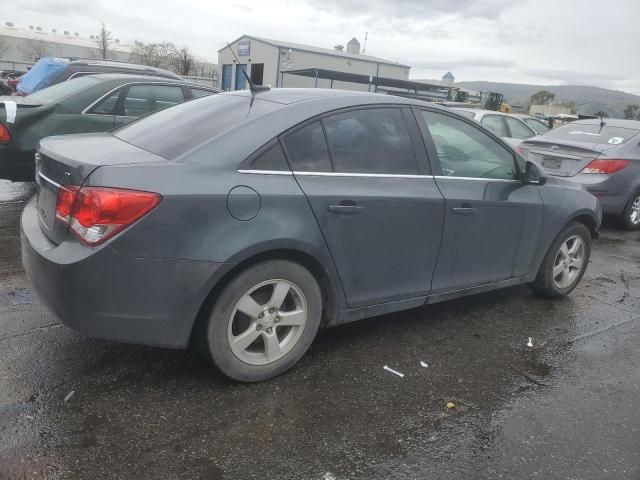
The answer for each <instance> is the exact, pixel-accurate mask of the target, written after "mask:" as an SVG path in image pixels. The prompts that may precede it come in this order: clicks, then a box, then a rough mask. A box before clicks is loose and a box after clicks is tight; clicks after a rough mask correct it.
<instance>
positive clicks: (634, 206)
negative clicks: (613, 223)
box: [620, 190, 640, 230]
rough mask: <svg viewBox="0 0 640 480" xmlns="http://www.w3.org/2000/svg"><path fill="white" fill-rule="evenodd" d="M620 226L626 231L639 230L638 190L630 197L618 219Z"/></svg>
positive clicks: (639, 193)
mask: <svg viewBox="0 0 640 480" xmlns="http://www.w3.org/2000/svg"><path fill="white" fill-rule="evenodd" d="M620 225H621V226H622V227H623V228H624V229H626V230H638V229H640V190H638V191H637V192H635V193H634V194H633V195H632V196H631V199H630V200H629V203H627V206H626V207H625V209H624V211H623V212H622V216H621V217H620Z"/></svg>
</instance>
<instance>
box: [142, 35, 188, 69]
mask: <svg viewBox="0 0 640 480" xmlns="http://www.w3.org/2000/svg"><path fill="white" fill-rule="evenodd" d="M177 57H178V50H177V49H176V46H175V45H174V44H173V43H170V42H162V43H144V42H140V41H137V40H136V41H135V42H134V46H133V51H132V52H131V60H132V61H134V62H136V63H140V64H142V65H149V66H150V67H160V68H168V69H172V68H174V67H175V65H176V58H177Z"/></svg>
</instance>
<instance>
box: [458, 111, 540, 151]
mask: <svg viewBox="0 0 640 480" xmlns="http://www.w3.org/2000/svg"><path fill="white" fill-rule="evenodd" d="M453 110H455V111H456V112H458V113H460V114H461V115H464V116H465V117H468V118H473V119H474V120H475V121H477V122H480V123H481V124H482V125H484V126H485V127H486V128H488V129H489V130H491V131H492V132H493V133H495V134H496V135H498V136H499V137H501V138H502V139H504V141H505V142H507V143H508V144H509V145H511V146H512V147H516V146H518V145H520V143H521V142H522V140H524V139H526V138H531V137H535V136H536V135H537V132H536V131H535V130H533V129H532V128H531V127H530V126H529V125H527V124H526V123H524V122H523V121H522V120H521V119H519V118H518V117H516V116H514V115H512V114H510V113H501V112H495V111H493V110H481V109H476V108H459V107H453Z"/></svg>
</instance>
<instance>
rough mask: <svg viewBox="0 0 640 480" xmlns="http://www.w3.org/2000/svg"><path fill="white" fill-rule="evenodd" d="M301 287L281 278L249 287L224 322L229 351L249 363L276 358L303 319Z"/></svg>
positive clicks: (296, 333)
mask: <svg viewBox="0 0 640 480" xmlns="http://www.w3.org/2000/svg"><path fill="white" fill-rule="evenodd" d="M307 312H308V309H307V300H306V298H305V296H304V294H303V293H302V290H301V289H300V288H299V287H298V286H297V285H295V284H294V283H292V282H289V281H287V280H282V279H273V280H267V281H264V282H261V283H259V284H258V285H255V286H254V287H252V288H250V289H249V290H248V291H247V292H246V293H245V294H244V295H242V297H240V299H239V300H238V302H237V303H236V305H235V307H234V309H233V311H232V313H231V316H230V318H229V322H228V328H227V341H228V344H229V347H230V348H231V351H232V352H233V354H234V355H235V356H236V357H237V358H238V359H239V360H241V361H243V362H245V363H247V364H249V365H267V364H270V363H273V362H276V361H278V360H279V359H281V358H282V357H284V356H285V355H286V354H287V353H289V352H290V351H291V350H292V349H293V348H294V347H295V346H296V344H297V343H298V341H299V340H300V337H301V336H302V332H303V331H304V328H305V325H306V323H307Z"/></svg>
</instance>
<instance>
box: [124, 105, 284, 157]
mask: <svg viewBox="0 0 640 480" xmlns="http://www.w3.org/2000/svg"><path fill="white" fill-rule="evenodd" d="M280 107H281V105H279V104H277V103H275V102H267V101H263V100H260V99H257V98H256V99H254V100H251V98H250V97H246V96H242V95H211V96H209V97H206V98H203V99H202V100H198V101H197V102H185V103H182V104H180V105H176V106H175V107H172V108H167V109H166V110H162V111H160V112H157V113H155V114H153V115H150V116H148V117H145V118H142V119H140V120H136V121H135V122H131V123H129V124H127V125H125V126H123V127H121V128H119V129H117V130H116V131H115V132H114V134H115V136H116V137H118V138H121V139H122V140H124V141H125V142H127V143H131V144H132V145H136V146H138V147H140V148H142V149H144V150H148V151H150V152H152V153H155V154H156V155H160V156H161V157H164V158H167V159H169V160H172V159H174V158H176V157H178V156H180V155H181V154H183V153H185V152H187V151H188V150H191V149H193V148H195V147H198V146H200V145H202V144H204V143H205V142H207V141H209V140H211V139H213V138H215V137H217V136H218V135H220V134H222V133H224V132H226V131H229V130H233V129H236V128H245V127H244V125H245V124H246V123H247V122H249V121H251V120H254V119H256V118H259V117H261V116H263V115H266V114H268V113H270V112H273V111H274V110H277V109H278V108H280ZM253 128H257V127H255V126H254V127H253ZM250 134H251V132H250V131H247V135H250Z"/></svg>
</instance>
